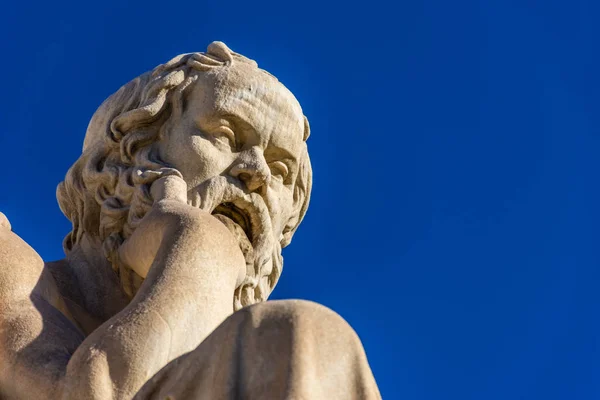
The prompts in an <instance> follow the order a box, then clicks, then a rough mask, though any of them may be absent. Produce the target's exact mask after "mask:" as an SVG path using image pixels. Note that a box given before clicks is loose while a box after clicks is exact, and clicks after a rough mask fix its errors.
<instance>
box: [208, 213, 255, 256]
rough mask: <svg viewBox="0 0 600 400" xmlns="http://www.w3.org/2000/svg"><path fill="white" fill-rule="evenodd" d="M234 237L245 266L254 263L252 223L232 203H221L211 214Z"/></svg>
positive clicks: (246, 215)
mask: <svg viewBox="0 0 600 400" xmlns="http://www.w3.org/2000/svg"><path fill="white" fill-rule="evenodd" d="M212 215H213V216H215V217H216V218H217V219H218V220H219V221H221V222H222V223H223V224H224V225H225V226H226V227H227V228H228V229H229V230H230V232H231V233H232V234H233V235H234V236H235V238H236V239H237V241H238V244H239V246H240V249H241V250H242V253H243V254H244V258H245V259H246V263H247V264H250V265H251V264H252V263H253V261H254V248H253V246H252V239H253V234H252V222H251V218H250V216H249V215H248V213H247V212H246V211H245V210H243V209H241V208H239V207H237V206H236V205H235V204H233V203H229V202H226V203H221V204H219V205H218V206H217V207H216V208H215V209H214V210H213V212H212Z"/></svg>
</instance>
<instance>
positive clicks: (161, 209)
mask: <svg viewBox="0 0 600 400" xmlns="http://www.w3.org/2000/svg"><path fill="white" fill-rule="evenodd" d="M151 193H152V196H153V198H154V199H155V200H154V205H153V207H152V209H151V210H150V211H149V212H148V213H147V214H146V215H145V216H144V218H143V219H142V222H141V223H140V225H139V226H138V227H137V228H136V230H135V232H134V233H133V235H132V236H131V237H130V238H129V239H127V240H126V241H125V243H123V245H122V246H121V248H120V249H119V258H120V260H121V261H122V262H123V263H125V265H127V266H128V267H130V268H131V269H133V270H134V271H135V272H136V273H137V274H138V275H140V276H141V277H143V278H146V277H147V276H148V274H149V273H150V272H151V270H155V272H157V273H161V272H162V270H163V269H164V268H174V269H179V270H180V269H184V270H185V271H184V273H185V274H186V276H189V275H193V273H194V272H195V271H199V272H200V270H203V268H198V265H197V264H198V263H204V264H205V265H208V264H214V265H215V266H217V264H218V267H219V268H226V269H230V270H231V272H232V273H233V276H234V282H241V280H243V278H244V275H245V272H246V264H245V260H244V256H243V254H242V251H241V250H240V248H239V245H238V243H237V241H236V239H235V238H234V236H233V235H232V234H231V233H230V231H229V230H228V229H227V228H226V227H225V226H224V225H223V224H222V223H221V222H220V221H219V220H218V219H216V218H215V217H213V216H212V215H210V214H209V213H207V212H206V211H203V210H200V209H199V208H195V207H192V206H190V205H188V204H187V185H186V183H185V181H183V179H181V178H179V177H177V176H172V175H171V176H167V177H164V178H160V179H158V180H156V181H155V182H154V183H153V185H152V187H151ZM175 258H176V259H177V260H178V261H177V265H176V266H175V265H171V264H173V263H172V262H170V261H173V260H174V259H175ZM186 264H187V265H186ZM204 272H205V271H203V272H201V274H202V273H204ZM198 278H204V277H203V276H199V277H198ZM236 284H237V283H236Z"/></svg>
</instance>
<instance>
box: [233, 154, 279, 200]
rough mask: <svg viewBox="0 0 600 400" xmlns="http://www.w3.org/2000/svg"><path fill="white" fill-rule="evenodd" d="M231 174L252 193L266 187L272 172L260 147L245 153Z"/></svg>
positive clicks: (241, 155)
mask: <svg viewBox="0 0 600 400" xmlns="http://www.w3.org/2000/svg"><path fill="white" fill-rule="evenodd" d="M229 174H230V175H231V176H233V177H236V178H238V179H239V180H241V181H242V182H244V184H245V185H246V188H247V189H248V190H249V191H250V192H255V191H257V190H259V189H261V188H263V187H266V186H267V185H268V184H269V181H270V180H271V171H270V169H269V166H268V165H267V161H266V160H265V158H264V156H263V154H262V151H261V150H260V148H258V147H252V148H250V149H248V150H246V151H243V152H242V153H241V154H240V157H239V158H238V160H237V161H236V164H235V165H234V166H233V167H232V168H231V170H230V171H229Z"/></svg>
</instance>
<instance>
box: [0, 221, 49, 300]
mask: <svg viewBox="0 0 600 400" xmlns="http://www.w3.org/2000/svg"><path fill="white" fill-rule="evenodd" d="M43 269H44V261H43V260H42V258H41V257H40V256H39V255H38V253H37V252H36V251H35V250H34V249H33V248H32V247H31V246H29V245H28V244H27V243H26V242H25V241H24V240H23V239H21V238H20V237H19V236H18V235H17V234H16V233H14V232H12V230H11V226H10V223H9V222H8V219H7V218H6V216H5V215H4V214H2V213H0V303H2V300H4V301H12V300H14V299H16V298H21V297H22V296H28V295H29V294H30V293H31V290H32V289H33V288H34V287H35V285H36V284H37V283H38V281H39V279H40V276H41V274H42V271H43Z"/></svg>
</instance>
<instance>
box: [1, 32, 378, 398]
mask: <svg viewBox="0 0 600 400" xmlns="http://www.w3.org/2000/svg"><path fill="white" fill-rule="evenodd" d="M309 132H310V129H309V124H308V120H307V119H306V117H305V116H304V114H303V113H302V109H301V108H300V105H299V104H298V102H297V100H296V99H295V98H294V96H293V95H292V93H290V92H289V91H288V90H287V89H286V88H285V87H284V86H283V85H282V84H281V83H279V81H278V80H277V79H276V78H275V77H273V76H272V75H270V74H269V73H268V72H266V71H264V70H261V69H259V68H258V66H257V64H256V63H255V62H254V61H252V60H250V59H248V58H246V57H244V56H242V55H240V54H237V53H235V52H233V51H231V50H230V49H229V48H228V47H227V46H225V45H224V44H223V43H221V42H214V43H212V44H210V45H209V47H208V49H207V51H206V52H205V53H190V54H183V55H180V56H178V57H175V58H174V59H172V60H171V61H169V62H167V63H166V64H163V65H160V66H158V67H156V68H155V69H154V70H152V71H150V72H148V73H145V74H143V75H141V76H139V77H137V78H136V79H134V80H132V81H131V82H129V83H127V84H126V85H124V86H123V87H121V89H119V90H118V91H117V92H116V93H114V94H113V95H111V96H110V97H109V98H108V99H107V100H106V101H104V103H103V104H102V105H101V106H100V107H99V108H98V110H97V111H96V112H95V114H94V115H93V117H92V119H91V121H90V123H89V126H88V129H87V132H86V135H85V139H84V143H83V151H82V154H81V156H80V157H79V159H78V160H77V161H76V162H75V164H74V165H73V166H72V167H71V168H70V169H69V171H68V172H67V175H66V178H65V180H64V181H63V182H62V183H60V184H59V186H58V189H57V198H58V202H59V205H60V209H61V210H62V212H63V213H64V214H65V216H66V217H67V218H68V219H69V220H70V221H71V222H72V226H73V227H72V230H71V232H70V233H69V234H68V235H67V237H66V238H65V240H64V250H65V253H66V257H65V258H64V259H63V260H60V261H54V262H46V263H44V261H42V259H41V258H40V257H39V256H38V254H37V253H36V252H35V251H34V250H33V249H32V248H31V247H29V246H28V245H27V244H26V243H25V242H24V241H23V240H22V239H20V238H19V237H18V236H17V235H15V234H14V233H13V232H12V231H11V226H10V224H9V222H8V220H7V219H6V217H5V216H4V215H3V214H0V398H2V399H78V400H79V399H131V398H135V399H171V400H174V399H378V398H380V394H379V391H378V389H377V385H376V383H375V380H374V378H373V375H372V373H371V370H370V368H369V365H368V362H367V359H366V356H365V353H364V350H363V347H362V345H361V343H360V340H359V339H358V337H357V335H356V333H355V332H354V331H353V330H352V329H351V328H350V326H349V325H348V324H347V323H346V322H345V321H344V320H343V319H342V318H341V317H340V316H338V315H337V314H336V313H334V312H333V311H331V310H329V309H327V308H326V307H324V306H321V305H318V304H316V303H312V302H308V301H300V300H286V301H266V302H265V300H267V297H268V296H269V294H270V292H271V291H272V290H273V287H274V286H275V284H276V283H277V280H278V279H279V276H280V275H281V271H282V263H283V259H282V256H281V249H282V248H283V247H285V246H287V245H288V244H289V243H290V241H291V239H292V236H293V234H294V232H295V231H296V228H297V227H298V224H299V223H300V221H301V220H302V218H303V216H304V214H305V212H306V210H307V207H308V202H309V197H310V191H311V176H312V171H311V166H310V161H309V157H308V152H307V146H306V140H307V138H308V136H309Z"/></svg>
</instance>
